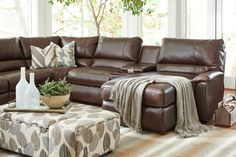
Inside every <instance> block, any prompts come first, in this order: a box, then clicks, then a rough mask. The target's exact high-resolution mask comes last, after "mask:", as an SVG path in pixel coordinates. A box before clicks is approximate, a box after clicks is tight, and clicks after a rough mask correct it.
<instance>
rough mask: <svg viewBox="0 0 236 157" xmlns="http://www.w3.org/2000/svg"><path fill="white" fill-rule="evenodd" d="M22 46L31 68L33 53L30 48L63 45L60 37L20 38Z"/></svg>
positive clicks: (28, 65)
mask: <svg viewBox="0 0 236 157" xmlns="http://www.w3.org/2000/svg"><path fill="white" fill-rule="evenodd" d="M19 40H20V44H21V47H22V50H23V53H24V56H25V58H26V59H27V60H26V62H27V67H28V68H29V67H30V66H31V51H30V46H31V45H32V46H37V47H40V48H42V49H43V48H45V47H46V46H48V45H49V44H50V42H53V43H55V44H57V45H61V39H60V37H59V36H55V37H19Z"/></svg>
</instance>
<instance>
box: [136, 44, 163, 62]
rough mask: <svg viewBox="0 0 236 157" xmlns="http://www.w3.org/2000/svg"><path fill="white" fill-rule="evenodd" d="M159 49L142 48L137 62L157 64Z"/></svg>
mask: <svg viewBox="0 0 236 157" xmlns="http://www.w3.org/2000/svg"><path fill="white" fill-rule="evenodd" d="M160 49H161V47H160V46H143V47H142V50H141V53H140V58H139V62H140V63H151V64H157V58H158V56H159V53H160Z"/></svg>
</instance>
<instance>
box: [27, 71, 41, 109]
mask: <svg viewBox="0 0 236 157" xmlns="http://www.w3.org/2000/svg"><path fill="white" fill-rule="evenodd" d="M25 100H26V108H32V109H36V108H39V106H40V93H39V90H38V88H37V87H36V86H35V81H34V73H30V84H29V86H28V88H27V89H26V91H25Z"/></svg>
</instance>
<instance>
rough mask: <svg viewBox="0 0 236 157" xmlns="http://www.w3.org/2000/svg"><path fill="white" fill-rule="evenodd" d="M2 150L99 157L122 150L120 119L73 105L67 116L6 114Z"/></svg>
mask: <svg viewBox="0 0 236 157" xmlns="http://www.w3.org/2000/svg"><path fill="white" fill-rule="evenodd" d="M5 107H7V105H3V106H1V107H0V147H1V148H4V149H7V150H11V151H14V152H17V153H20V154H24V155H29V156H39V157H47V156H49V157H50V156H51V157H55V156H58V157H69V156H70V157H75V156H76V157H77V156H100V155H103V154H105V153H107V152H110V151H112V150H114V149H115V148H116V147H118V146H119V139H120V130H119V129H120V117H119V115H118V114H117V113H114V112H110V111H105V110H102V109H101V108H99V107H95V106H89V105H83V104H78V103H74V104H73V106H72V107H71V108H70V109H69V110H68V111H67V112H66V114H56V113H23V112H22V113H20V112H9V113H6V112H3V108H5Z"/></svg>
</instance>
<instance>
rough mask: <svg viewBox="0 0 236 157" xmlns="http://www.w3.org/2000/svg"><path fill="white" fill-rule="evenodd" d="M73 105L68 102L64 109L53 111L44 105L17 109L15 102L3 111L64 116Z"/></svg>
mask: <svg viewBox="0 0 236 157" xmlns="http://www.w3.org/2000/svg"><path fill="white" fill-rule="evenodd" d="M72 106H73V105H72V103H70V102H67V103H66V104H65V106H64V107H62V108H59V109H51V108H48V107H47V106H45V105H44V104H40V107H38V108H35V109H27V108H26V109H24V108H22V109H17V108H16V103H15V102H10V103H8V107H7V108H5V109H3V111H4V112H38V113H60V114H64V113H66V111H68V110H69V109H70V108H71V107H72Z"/></svg>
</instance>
